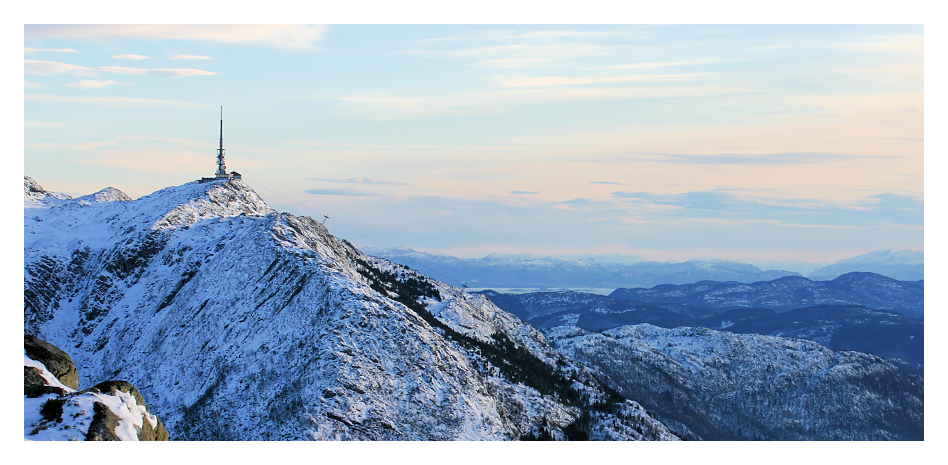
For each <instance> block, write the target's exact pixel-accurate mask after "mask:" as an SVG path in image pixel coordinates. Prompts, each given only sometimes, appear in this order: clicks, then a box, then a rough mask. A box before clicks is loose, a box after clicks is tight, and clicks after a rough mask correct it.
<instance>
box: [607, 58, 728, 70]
mask: <svg viewBox="0 0 948 465" xmlns="http://www.w3.org/2000/svg"><path fill="white" fill-rule="evenodd" d="M723 61H724V60H721V59H719V58H701V59H695V60H683V61H643V62H637V63H625V64H621V65H612V66H601V67H597V68H593V69H610V70H640V69H656V68H672V67H679V66H695V65H707V64H713V63H722V62H723Z"/></svg>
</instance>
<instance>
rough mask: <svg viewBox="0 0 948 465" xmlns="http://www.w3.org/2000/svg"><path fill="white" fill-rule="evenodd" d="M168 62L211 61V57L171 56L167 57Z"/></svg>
mask: <svg viewBox="0 0 948 465" xmlns="http://www.w3.org/2000/svg"><path fill="white" fill-rule="evenodd" d="M168 59H169V60H213V58H211V57H206V56H204V55H173V56H170V57H168Z"/></svg>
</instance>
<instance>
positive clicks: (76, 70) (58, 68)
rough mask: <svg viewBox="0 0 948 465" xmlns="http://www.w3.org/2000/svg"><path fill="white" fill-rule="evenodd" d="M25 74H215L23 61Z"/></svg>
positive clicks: (162, 75)
mask: <svg viewBox="0 0 948 465" xmlns="http://www.w3.org/2000/svg"><path fill="white" fill-rule="evenodd" d="M24 69H25V71H26V74H37V75H54V74H72V75H76V76H83V77H88V76H96V75H98V74H100V73H112V74H131V75H137V76H144V75H148V76H159V77H171V78H179V77H185V76H209V75H214V74H217V73H215V72H213V71H205V70H201V69H187V68H129V67H125V66H99V67H96V68H87V67H85V66H79V65H73V64H69V63H59V62H55V61H40V60H24Z"/></svg>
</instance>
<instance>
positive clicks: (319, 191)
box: [305, 188, 381, 197]
mask: <svg viewBox="0 0 948 465" xmlns="http://www.w3.org/2000/svg"><path fill="white" fill-rule="evenodd" d="M305 192H306V193H307V194H312V195H342V196H347V197H381V194H376V193H374V192H365V191H359V190H355V189H348V188H343V189H308V190H306V191H305Z"/></svg>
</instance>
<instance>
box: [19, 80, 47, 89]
mask: <svg viewBox="0 0 948 465" xmlns="http://www.w3.org/2000/svg"><path fill="white" fill-rule="evenodd" d="M23 87H24V88H26V89H39V88H40V87H44V86H43V85H42V84H40V83H38V82H32V81H23Z"/></svg>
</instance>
